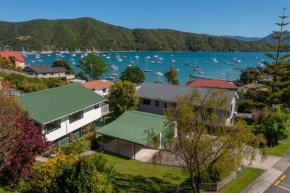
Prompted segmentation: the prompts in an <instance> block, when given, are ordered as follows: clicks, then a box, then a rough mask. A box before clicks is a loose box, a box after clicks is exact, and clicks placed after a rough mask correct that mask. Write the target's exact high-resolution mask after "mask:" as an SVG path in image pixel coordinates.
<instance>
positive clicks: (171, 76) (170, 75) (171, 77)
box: [164, 65, 178, 84]
mask: <svg viewBox="0 0 290 193" xmlns="http://www.w3.org/2000/svg"><path fill="white" fill-rule="evenodd" d="M164 76H165V78H166V81H167V82H168V83H171V84H173V83H175V84H178V83H177V82H176V81H178V80H177V79H176V78H177V76H178V71H177V70H176V67H175V66H174V65H171V66H170V70H169V71H168V70H165V72H164Z"/></svg>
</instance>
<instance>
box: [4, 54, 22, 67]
mask: <svg viewBox="0 0 290 193" xmlns="http://www.w3.org/2000/svg"><path fill="white" fill-rule="evenodd" d="M0 56H1V57H4V58H6V60H8V61H10V62H12V63H13V65H14V66H15V67H17V68H18V67H19V68H24V67H25V60H24V59H23V57H22V56H21V54H20V53H19V52H17V51H7V52H0ZM10 56H12V57H14V58H15V60H14V61H11V60H10Z"/></svg>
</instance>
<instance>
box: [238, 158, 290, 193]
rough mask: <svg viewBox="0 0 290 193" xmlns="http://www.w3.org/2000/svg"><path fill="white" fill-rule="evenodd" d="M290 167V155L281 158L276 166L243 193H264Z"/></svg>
mask: <svg viewBox="0 0 290 193" xmlns="http://www.w3.org/2000/svg"><path fill="white" fill-rule="evenodd" d="M289 166H290V153H288V154H287V155H285V156H284V157H283V158H281V159H280V160H279V161H278V162H277V163H276V164H274V165H273V166H272V167H271V168H269V169H268V170H267V171H266V172H264V173H263V174H262V175H261V176H260V177H259V178H258V179H257V180H256V181H254V182H253V183H252V184H251V185H250V186H248V187H247V188H246V189H245V190H243V193H262V192H265V191H266V190H267V188H268V187H270V186H271V185H272V184H273V183H274V182H276V179H277V178H278V177H279V176H281V175H282V174H283V172H284V171H285V170H286V169H287V168H288V167H289Z"/></svg>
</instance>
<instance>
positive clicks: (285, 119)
mask: <svg viewBox="0 0 290 193" xmlns="http://www.w3.org/2000/svg"><path fill="white" fill-rule="evenodd" d="M262 133H263V134H264V135H265V137H266V139H267V141H268V143H269V144H275V145H277V144H278V140H284V139H287V138H288V137H289V136H290V109H285V108H284V109H283V108H277V110H276V113H275V114H274V115H273V116H271V117H270V118H269V119H267V120H266V122H265V123H264V125H263V127H262Z"/></svg>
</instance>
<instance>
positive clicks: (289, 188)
mask: <svg viewBox="0 0 290 193" xmlns="http://www.w3.org/2000/svg"><path fill="white" fill-rule="evenodd" d="M273 192H275V193H289V192H290V167H288V168H287V170H286V171H285V172H283V173H282V174H281V175H280V176H279V177H278V178H277V179H276V180H275V181H274V183H273V184H272V185H271V186H270V187H269V188H268V189H267V190H266V191H265V193H273Z"/></svg>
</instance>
